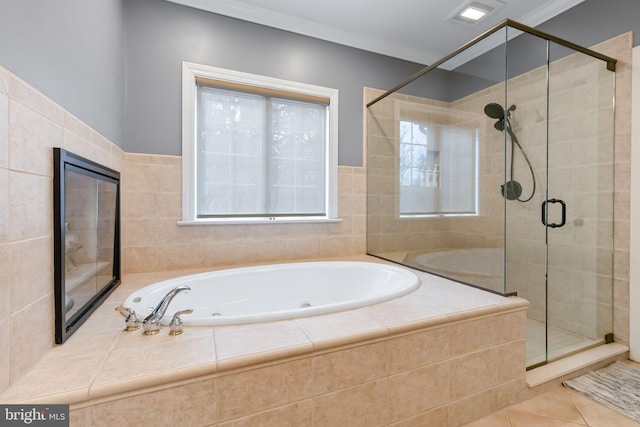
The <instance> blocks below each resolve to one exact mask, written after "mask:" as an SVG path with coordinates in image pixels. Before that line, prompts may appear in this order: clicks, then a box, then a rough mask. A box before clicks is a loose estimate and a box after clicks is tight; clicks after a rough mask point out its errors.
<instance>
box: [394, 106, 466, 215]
mask: <svg viewBox="0 0 640 427" xmlns="http://www.w3.org/2000/svg"><path fill="white" fill-rule="evenodd" d="M399 131H400V147H399V150H400V155H399V163H400V164H399V175H400V176H399V185H400V191H399V193H400V216H402V217H425V216H444V215H476V214H477V212H478V208H477V205H478V200H477V183H478V179H477V174H478V167H477V154H476V153H477V138H476V132H475V130H472V129H468V128H465V127H461V126H454V125H443V124H439V123H436V122H430V121H425V120H418V119H404V120H400V129H399Z"/></svg>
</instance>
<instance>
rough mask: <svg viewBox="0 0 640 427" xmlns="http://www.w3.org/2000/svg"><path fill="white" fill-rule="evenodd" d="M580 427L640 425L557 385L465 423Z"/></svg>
mask: <svg viewBox="0 0 640 427" xmlns="http://www.w3.org/2000/svg"><path fill="white" fill-rule="evenodd" d="M579 426H589V427H639V426H640V423H637V422H635V421H633V420H631V419H630V418H627V417H625V416H623V415H620V414H619V413H618V412H615V411H613V410H611V409H609V408H607V407H605V406H603V405H600V404H598V403H596V402H595V401H593V400H590V399H588V398H586V397H584V396H582V395H580V394H578V393H576V392H574V391H573V390H569V389H567V388H565V387H562V386H560V387H558V388H557V389H554V390H552V391H549V392H547V393H545V394H542V395H540V396H537V397H534V398H532V399H529V400H526V401H524V402H521V403H518V404H516V405H513V406H509V407H508V408H505V409H502V410H500V411H498V412H496V413H494V414H491V415H488V416H486V417H484V418H481V419H479V420H477V421H474V422H472V423H470V424H467V425H466V426H465V427H579Z"/></svg>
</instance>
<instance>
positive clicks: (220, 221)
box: [178, 217, 342, 226]
mask: <svg viewBox="0 0 640 427" xmlns="http://www.w3.org/2000/svg"><path fill="white" fill-rule="evenodd" d="M337 222H342V218H302V217H301V218H296V217H290V218H215V219H213V218H206V219H196V220H186V221H185V220H182V221H178V225H180V226H183V225H184V226H189V225H240V224H245V225H246V224H318V223H337Z"/></svg>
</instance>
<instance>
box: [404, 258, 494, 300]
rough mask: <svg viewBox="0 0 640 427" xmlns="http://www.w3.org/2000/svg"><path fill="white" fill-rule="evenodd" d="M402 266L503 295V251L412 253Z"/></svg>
mask: <svg viewBox="0 0 640 427" xmlns="http://www.w3.org/2000/svg"><path fill="white" fill-rule="evenodd" d="M403 264H406V265H410V266H413V267H415V268H417V269H420V270H423V271H428V272H429V273H434V274H437V275H439V276H443V277H447V278H450V279H453V280H458V281H460V282H462V283H466V284H470V285H473V286H479V287H481V288H483V289H487V290H490V291H493V292H498V293H503V292H504V286H505V285H504V268H505V266H504V249H503V248H470V249H447V250H443V251H436V252H426V253H425V252H420V253H410V254H407V256H406V257H405V258H404V260H403Z"/></svg>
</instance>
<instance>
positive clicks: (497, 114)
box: [484, 102, 516, 130]
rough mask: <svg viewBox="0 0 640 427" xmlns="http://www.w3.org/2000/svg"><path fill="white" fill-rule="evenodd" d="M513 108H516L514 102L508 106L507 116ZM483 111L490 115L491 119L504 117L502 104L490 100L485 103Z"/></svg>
mask: <svg viewBox="0 0 640 427" xmlns="http://www.w3.org/2000/svg"><path fill="white" fill-rule="evenodd" d="M515 109H516V106H515V104H514V105H512V106H511V107H509V109H508V110H507V117H509V116H510V113H511V112H512V111H514V110H515ZM484 113H485V114H486V115H487V116H489V117H491V118H492V119H498V120H503V119H504V108H502V105H500V104H496V103H495V102H490V103H489V104H487V105H485V106H484ZM500 130H502V129H500Z"/></svg>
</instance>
